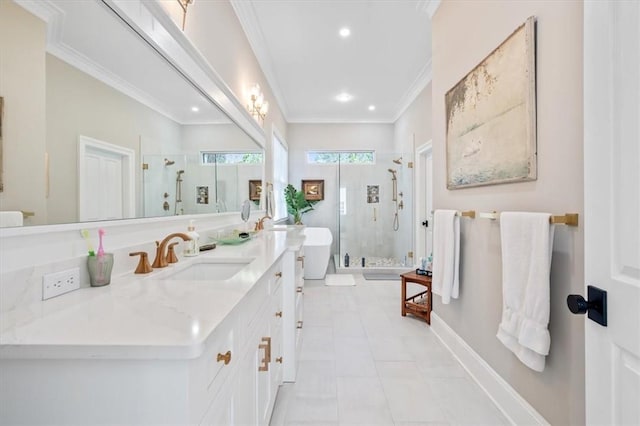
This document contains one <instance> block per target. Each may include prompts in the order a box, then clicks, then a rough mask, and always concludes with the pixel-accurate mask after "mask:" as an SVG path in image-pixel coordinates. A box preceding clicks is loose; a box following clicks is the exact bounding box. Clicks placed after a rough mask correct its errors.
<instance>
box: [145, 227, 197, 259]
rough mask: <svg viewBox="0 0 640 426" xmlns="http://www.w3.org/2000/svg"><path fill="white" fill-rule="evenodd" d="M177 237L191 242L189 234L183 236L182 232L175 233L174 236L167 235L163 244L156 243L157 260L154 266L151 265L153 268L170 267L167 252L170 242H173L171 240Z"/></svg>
mask: <svg viewBox="0 0 640 426" xmlns="http://www.w3.org/2000/svg"><path fill="white" fill-rule="evenodd" d="M175 237H180V238H182V239H183V240H184V241H189V240H191V237H189V236H188V235H187V234H183V233H182V232H174V233H173V234H169V235H167V236H166V237H165V238H164V240H162V242H158V241H156V258H155V259H154V260H153V264H152V265H151V266H152V267H154V268H164V267H165V266H167V265H168V263H167V256H166V255H165V250H166V247H167V244H168V243H169V241H171V239H172V238H175ZM176 261H177V259H176Z"/></svg>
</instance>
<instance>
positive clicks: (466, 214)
mask: <svg viewBox="0 0 640 426" xmlns="http://www.w3.org/2000/svg"><path fill="white" fill-rule="evenodd" d="M456 216H460V217H468V218H470V219H475V218H476V211H475V210H467V211H464V212H458V213H456Z"/></svg>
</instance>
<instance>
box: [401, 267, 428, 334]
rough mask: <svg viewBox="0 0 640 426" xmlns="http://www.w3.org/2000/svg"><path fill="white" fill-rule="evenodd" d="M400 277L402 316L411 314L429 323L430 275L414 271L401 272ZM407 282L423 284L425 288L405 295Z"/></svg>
mask: <svg viewBox="0 0 640 426" xmlns="http://www.w3.org/2000/svg"><path fill="white" fill-rule="evenodd" d="M400 277H402V294H401V299H400V302H401V303H402V311H401V312H402V316H403V317H405V316H407V314H408V313H409V314H413V315H415V316H417V317H420V318H422V319H424V320H425V321H427V324H429V325H431V277H427V276H426V275H418V274H416V272H415V271H411V272H406V273H404V274H401V275H400ZM407 283H416V284H420V285H423V286H425V287H426V288H427V289H426V290H425V291H421V292H420V293H418V294H415V295H413V296H409V297H407Z"/></svg>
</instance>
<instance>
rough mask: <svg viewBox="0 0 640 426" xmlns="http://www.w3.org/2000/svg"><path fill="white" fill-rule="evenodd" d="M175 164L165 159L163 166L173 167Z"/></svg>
mask: <svg viewBox="0 0 640 426" xmlns="http://www.w3.org/2000/svg"><path fill="white" fill-rule="evenodd" d="M175 163H176V162H175V161H171V160H169V159H167V158H165V159H164V165H165V166H173V165H174V164H175Z"/></svg>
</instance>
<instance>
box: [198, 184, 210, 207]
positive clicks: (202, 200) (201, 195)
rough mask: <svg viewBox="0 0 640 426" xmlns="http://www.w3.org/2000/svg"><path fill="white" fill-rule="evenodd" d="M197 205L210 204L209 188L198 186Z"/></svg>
mask: <svg viewBox="0 0 640 426" xmlns="http://www.w3.org/2000/svg"><path fill="white" fill-rule="evenodd" d="M196 204H209V187H208V186H196Z"/></svg>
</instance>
